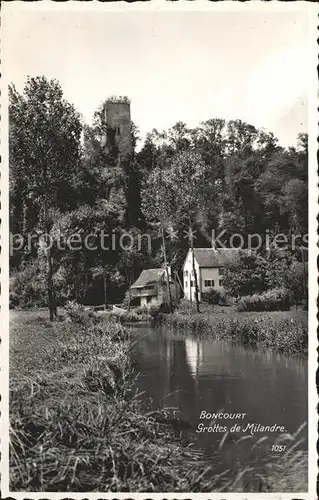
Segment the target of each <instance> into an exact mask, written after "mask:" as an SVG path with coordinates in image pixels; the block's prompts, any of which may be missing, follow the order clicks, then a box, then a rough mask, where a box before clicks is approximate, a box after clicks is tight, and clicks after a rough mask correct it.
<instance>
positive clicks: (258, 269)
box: [224, 252, 267, 297]
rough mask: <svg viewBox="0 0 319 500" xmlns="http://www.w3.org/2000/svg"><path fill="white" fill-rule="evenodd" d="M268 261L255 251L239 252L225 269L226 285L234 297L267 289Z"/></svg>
mask: <svg viewBox="0 0 319 500" xmlns="http://www.w3.org/2000/svg"><path fill="white" fill-rule="evenodd" d="M266 270H267V262H266V260H265V259H264V258H263V257H262V256H261V255H257V254H255V253H250V254H247V253H246V252H239V254H238V255H237V257H236V258H234V259H233V260H232V262H230V263H229V265H228V266H227V268H226V269H225V274H224V287H225V289H226V290H227V292H228V293H229V294H230V295H232V296H233V297H242V296H244V295H252V294H253V293H260V292H263V291H265V290H266V289H267V283H266V280H265V275H266Z"/></svg>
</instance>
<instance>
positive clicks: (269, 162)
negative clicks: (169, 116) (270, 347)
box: [9, 77, 308, 317]
mask: <svg viewBox="0 0 319 500" xmlns="http://www.w3.org/2000/svg"><path fill="white" fill-rule="evenodd" d="M9 95H10V108H9V120H10V121H9V125H10V130H9V133H10V136H9V140H10V231H11V252H10V268H11V299H10V300H11V305H12V306H15V305H19V306H23V307H28V306H34V305H37V306H44V305H47V304H49V306H50V310H51V312H52V317H53V316H54V311H55V308H56V305H59V304H63V303H64V302H65V301H66V300H73V299H75V300H76V301H78V302H80V303H85V304H98V303H100V304H101V303H104V302H105V303H119V302H120V301H122V300H123V298H124V297H125V294H126V292H127V290H128V288H129V286H130V284H131V283H132V282H133V281H134V280H135V279H136V278H137V277H138V275H139V274H140V272H141V270H142V269H144V268H151V267H159V266H162V265H163V259H164V251H165V254H166V258H167V261H168V263H169V264H170V266H171V267H172V269H173V270H174V271H176V272H178V273H180V272H181V265H182V262H183V260H184V258H185V255H186V253H187V249H188V248H189V246H190V244H193V245H194V246H195V247H209V246H211V235H212V231H213V230H214V231H215V234H219V233H221V234H222V236H221V238H220V241H222V242H223V243H224V244H225V245H226V246H228V245H229V242H230V239H231V237H232V235H234V234H235V233H236V234H240V235H241V236H242V238H243V241H244V242H245V244H246V243H247V242H248V239H249V235H252V234H254V233H257V234H258V235H260V237H261V238H262V241H263V242H264V243H265V241H266V237H268V239H270V240H271V241H272V240H273V239H274V238H276V235H277V236H278V235H280V238H278V241H277V243H281V244H282V247H284V248H283V252H284V256H283V255H282V253H281V255H280V258H279V256H278V251H276V250H274V249H273V250H272V251H271V252H270V254H271V255H273V256H274V257H273V261H275V262H276V266H277V267H276V266H274V267H273V269H275V271H273V274H274V276H275V277H274V278H273V279H278V269H279V270H280V267H279V268H278V261H283V259H284V260H285V262H287V260H289V259H290V261H291V259H294V264H296V263H298V262H301V260H302V259H305V256H304V255H303V252H302V251H300V248H301V244H302V243H305V241H306V235H307V232H308V213H307V208H308V187H307V180H308V167H307V166H308V153H307V147H308V145H307V135H306V134H300V135H299V136H298V138H297V142H296V146H291V147H289V148H283V147H282V146H280V144H279V142H278V140H277V138H276V137H275V136H274V135H273V134H272V133H271V132H267V131H265V130H263V129H257V128H256V127H254V126H253V125H250V124H247V123H245V122H243V121H241V120H239V119H235V118H234V119H233V120H230V121H226V120H224V119H222V118H211V119H210V120H207V121H205V122H202V123H199V124H198V126H197V127H195V128H188V127H187V126H186V124H185V123H182V122H177V123H176V124H175V125H174V126H173V127H172V128H170V129H168V130H165V131H161V132H159V131H157V130H156V129H153V130H152V131H151V132H149V133H148V134H147V136H146V138H145V140H144V142H143V145H142V147H141V148H140V149H138V148H137V144H138V143H139V130H138V124H134V123H132V126H131V139H132V144H133V151H132V153H131V155H130V157H129V158H126V159H125V161H122V162H121V163H120V164H119V162H118V161H117V157H118V151H117V150H116V144H115V143H114V142H112V137H113V136H112V133H111V132H112V131H110V130H108V126H107V122H106V116H105V113H104V110H105V103H101V106H100V107H99V109H97V110H96V113H95V115H94V120H93V123H92V125H90V126H89V125H87V124H85V123H83V120H82V118H81V116H80V113H79V112H78V111H77V110H76V109H75V108H74V106H73V105H71V104H70V103H68V102H67V101H66V100H65V98H64V96H63V90H62V88H61V86H60V85H59V83H58V82H57V81H55V80H48V79H46V78H45V77H37V78H29V79H28V81H27V82H26V84H25V87H24V90H23V92H22V93H19V92H18V91H17V90H16V88H15V87H14V85H11V86H10V89H9ZM105 137H106V138H107V142H108V144H109V145H111V147H108V148H106V147H105V140H104V138H105ZM101 235H102V236H103V237H104V243H105V245H104V246H103V245H102V246H101V244H100V242H101ZM129 235H130V236H129ZM143 235H144V237H143ZM145 235H149V239H148V238H147V237H145ZM283 235H285V238H286V240H285V242H284V243H285V244H284V245H283ZM296 235H300V237H296ZM86 236H87V237H88V238H87V241H89V242H90V244H89V245H83V244H80V242H82V243H83V241H84V239H85V237H86ZM292 236H294V237H293V238H292ZM302 238H303V239H302ZM70 239H71V240H72V242H73V247H72V248H70V245H66V244H65V241H66V240H67V241H70ZM292 240H293V243H294V245H292V244H291V243H292ZM48 241H50V245H48V244H46V243H47V242H48ZM133 241H134V244H132V242H133ZM149 241H151V244H149ZM119 242H120V243H121V244H119ZM137 242H140V243H139V244H137ZM287 242H288V243H287ZM76 244H77V245H78V246H77V249H74V246H75V245H76ZM234 244H236V243H235V242H234ZM277 246H278V245H277ZM259 254H260V256H261V257H262V258H264V257H265V255H266V254H265V246H262V247H261V248H260V250H259ZM295 271H296V269H295ZM295 271H294V274H296V273H295ZM268 274H269V273H268ZM270 274H271V273H270ZM276 276H277V278H276Z"/></svg>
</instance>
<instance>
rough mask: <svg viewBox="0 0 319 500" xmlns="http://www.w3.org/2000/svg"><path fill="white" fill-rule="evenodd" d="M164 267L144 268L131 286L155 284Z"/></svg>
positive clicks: (141, 286)
mask: <svg viewBox="0 0 319 500" xmlns="http://www.w3.org/2000/svg"><path fill="white" fill-rule="evenodd" d="M164 272H165V269H144V271H142V272H141V274H140V275H139V277H138V278H137V280H136V281H135V283H133V285H132V287H131V288H143V287H144V286H148V285H155V283H157V282H158V281H159V280H160V279H161V278H162V276H163V274H164Z"/></svg>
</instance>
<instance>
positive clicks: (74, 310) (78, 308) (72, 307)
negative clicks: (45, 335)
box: [65, 301, 99, 326]
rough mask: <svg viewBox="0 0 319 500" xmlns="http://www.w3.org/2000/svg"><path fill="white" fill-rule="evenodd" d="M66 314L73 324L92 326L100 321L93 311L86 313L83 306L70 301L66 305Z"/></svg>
mask: <svg viewBox="0 0 319 500" xmlns="http://www.w3.org/2000/svg"><path fill="white" fill-rule="evenodd" d="M65 312H66V314H67V316H68V317H69V318H70V319H71V321H72V322H73V323H77V324H79V325H84V326H90V325H94V324H95V323H97V322H98V321H99V319H98V317H97V316H96V315H95V314H94V312H93V311H86V310H85V309H84V307H83V306H82V305H81V304H78V303H77V302H73V301H69V302H67V303H66V305H65Z"/></svg>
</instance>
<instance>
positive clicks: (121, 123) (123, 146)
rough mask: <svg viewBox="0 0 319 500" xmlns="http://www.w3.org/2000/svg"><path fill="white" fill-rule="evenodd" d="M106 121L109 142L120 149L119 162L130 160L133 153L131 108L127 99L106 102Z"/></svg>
mask: <svg viewBox="0 0 319 500" xmlns="http://www.w3.org/2000/svg"><path fill="white" fill-rule="evenodd" d="M106 119H107V125H108V129H109V134H110V135H109V138H108V139H109V140H108V141H107V142H109V141H110V139H111V142H113V141H114V144H115V146H116V147H117V149H118V153H119V160H120V161H121V160H124V159H125V158H128V157H129V156H130V155H131V153H132V137H131V107H130V102H129V100H128V99H126V98H123V99H122V98H118V99H109V100H108V101H107V102H106Z"/></svg>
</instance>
